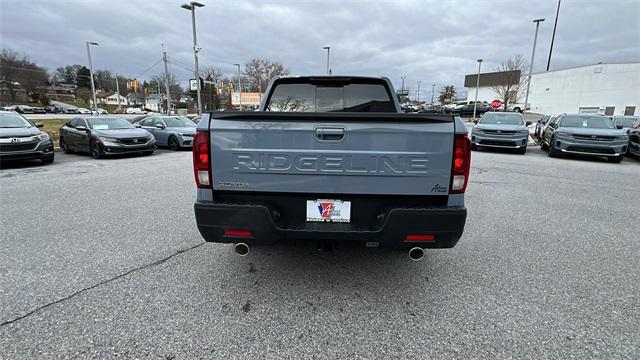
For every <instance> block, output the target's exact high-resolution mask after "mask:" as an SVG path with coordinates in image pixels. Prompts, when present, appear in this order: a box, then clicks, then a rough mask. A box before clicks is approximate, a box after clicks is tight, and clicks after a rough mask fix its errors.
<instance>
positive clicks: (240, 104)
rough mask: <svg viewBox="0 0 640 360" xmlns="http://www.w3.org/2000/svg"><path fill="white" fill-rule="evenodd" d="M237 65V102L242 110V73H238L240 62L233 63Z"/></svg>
mask: <svg viewBox="0 0 640 360" xmlns="http://www.w3.org/2000/svg"><path fill="white" fill-rule="evenodd" d="M233 65H235V66H237V67H238V104H239V109H240V111H242V75H241V74H240V64H233Z"/></svg>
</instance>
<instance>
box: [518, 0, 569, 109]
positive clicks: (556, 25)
mask: <svg viewBox="0 0 640 360" xmlns="http://www.w3.org/2000/svg"><path fill="white" fill-rule="evenodd" d="M560 1H561V0H558V9H556V22H555V23H554V24H553V35H551V46H550V47H549V60H547V71H549V66H550V65H551V53H552V52H553V42H554V41H555V39H556V28H557V27H558V15H559V14H560ZM525 107H526V104H525Z"/></svg>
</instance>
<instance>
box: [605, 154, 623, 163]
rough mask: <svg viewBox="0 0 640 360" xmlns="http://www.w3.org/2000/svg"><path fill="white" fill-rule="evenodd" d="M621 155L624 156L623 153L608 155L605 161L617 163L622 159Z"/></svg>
mask: <svg viewBox="0 0 640 360" xmlns="http://www.w3.org/2000/svg"><path fill="white" fill-rule="evenodd" d="M623 157H624V156H623V155H618V156H610V157H608V158H607V161H608V162H610V163H616V164H617V163H619V162H621V161H622V158H623Z"/></svg>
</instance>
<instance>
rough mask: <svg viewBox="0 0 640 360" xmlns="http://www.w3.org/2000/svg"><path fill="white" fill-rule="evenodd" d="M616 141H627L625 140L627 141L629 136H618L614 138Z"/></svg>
mask: <svg viewBox="0 0 640 360" xmlns="http://www.w3.org/2000/svg"><path fill="white" fill-rule="evenodd" d="M616 140H624V141H627V140H629V136H627V135H620V136H616Z"/></svg>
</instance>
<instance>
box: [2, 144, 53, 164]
mask: <svg viewBox="0 0 640 360" xmlns="http://www.w3.org/2000/svg"><path fill="white" fill-rule="evenodd" d="M54 156H55V155H54V152H53V147H52V150H51V151H48V152H45V151H21V152H14V153H11V152H6V153H0V161H20V160H51V159H53V157H54Z"/></svg>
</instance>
